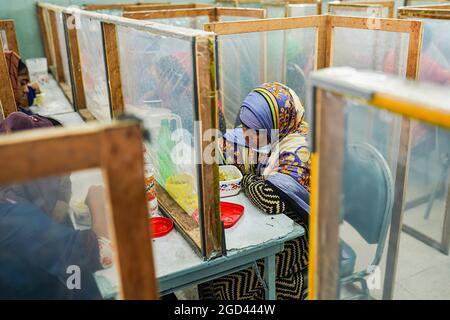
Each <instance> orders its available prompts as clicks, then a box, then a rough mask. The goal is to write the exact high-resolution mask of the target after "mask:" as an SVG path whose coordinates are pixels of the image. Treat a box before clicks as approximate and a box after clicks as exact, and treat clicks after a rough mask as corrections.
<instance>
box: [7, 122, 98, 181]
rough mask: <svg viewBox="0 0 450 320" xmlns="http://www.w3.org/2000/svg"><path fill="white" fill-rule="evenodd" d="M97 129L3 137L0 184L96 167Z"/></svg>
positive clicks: (54, 130) (53, 131)
mask: <svg viewBox="0 0 450 320" xmlns="http://www.w3.org/2000/svg"><path fill="white" fill-rule="evenodd" d="M97 128H98V127H92V126H87V127H83V128H64V131H63V130H58V129H55V128H52V129H39V130H31V131H24V132H20V133H14V134H11V135H5V136H3V137H2V139H1V140H0V155H1V156H0V158H1V159H2V170H0V181H1V183H2V184H10V183H19V182H24V181H30V180H33V179H37V178H40V177H48V176H52V175H53V176H59V175H63V174H68V173H70V172H73V171H79V170H83V169H89V168H94V167H98V166H99V165H100V153H99V148H98V146H99V143H100V141H99V137H98V135H97V134H96V132H97ZM30 150H33V152H30ZM49 155H58V156H57V157H52V156H49ZM44 159H45V161H44Z"/></svg>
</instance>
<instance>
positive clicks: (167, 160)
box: [158, 119, 177, 186]
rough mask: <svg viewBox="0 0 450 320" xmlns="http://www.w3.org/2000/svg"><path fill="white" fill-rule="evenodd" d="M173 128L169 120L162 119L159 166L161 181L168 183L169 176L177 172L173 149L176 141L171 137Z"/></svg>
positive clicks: (159, 137)
mask: <svg viewBox="0 0 450 320" xmlns="http://www.w3.org/2000/svg"><path fill="white" fill-rule="evenodd" d="M170 136H171V130H170V124H169V120H167V119H164V120H162V121H161V128H160V129H159V134H158V167H159V177H160V180H161V181H159V183H160V184H162V185H163V186H165V185H166V181H167V178H169V177H171V176H173V175H175V174H176V173H177V168H176V165H175V163H174V162H173V161H172V157H171V154H172V150H173V148H174V147H175V142H174V141H172V139H171V138H170Z"/></svg>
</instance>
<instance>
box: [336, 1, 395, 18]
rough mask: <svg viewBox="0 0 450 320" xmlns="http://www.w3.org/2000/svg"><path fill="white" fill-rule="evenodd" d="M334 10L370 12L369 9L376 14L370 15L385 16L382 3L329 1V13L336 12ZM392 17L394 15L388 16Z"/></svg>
mask: <svg viewBox="0 0 450 320" xmlns="http://www.w3.org/2000/svg"><path fill="white" fill-rule="evenodd" d="M334 10H338V11H339V10H343V11H355V12H363V11H366V12H368V11H369V10H370V11H371V12H372V13H375V15H373V16H370V17H376V18H383V6H382V5H380V4H362V3H353V2H349V3H347V2H329V3H328V13H329V14H334ZM386 18H392V17H386Z"/></svg>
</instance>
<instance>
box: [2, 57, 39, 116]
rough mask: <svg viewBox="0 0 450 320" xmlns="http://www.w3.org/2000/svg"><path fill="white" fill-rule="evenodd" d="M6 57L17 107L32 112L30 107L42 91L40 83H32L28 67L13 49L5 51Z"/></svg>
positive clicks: (28, 112)
mask: <svg viewBox="0 0 450 320" xmlns="http://www.w3.org/2000/svg"><path fill="white" fill-rule="evenodd" d="M5 58H6V63H7V65H8V71H9V78H10V80H11V86H12V88H13V91H14V98H15V100H16V105H17V109H18V110H19V111H22V112H25V113H27V114H32V112H31V111H30V110H29V109H28V108H29V107H30V106H32V105H33V102H34V99H35V98H36V95H37V94H38V93H40V88H39V85H38V84H37V83H31V81H30V74H29V72H28V68H27V66H26V65H25V63H23V61H22V60H21V59H20V57H19V55H17V54H16V53H15V52H13V51H5Z"/></svg>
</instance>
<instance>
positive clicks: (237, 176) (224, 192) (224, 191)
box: [219, 165, 242, 198]
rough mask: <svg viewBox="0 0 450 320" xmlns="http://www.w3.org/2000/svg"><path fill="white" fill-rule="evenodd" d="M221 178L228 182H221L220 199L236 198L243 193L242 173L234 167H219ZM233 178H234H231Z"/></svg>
mask: <svg viewBox="0 0 450 320" xmlns="http://www.w3.org/2000/svg"><path fill="white" fill-rule="evenodd" d="M219 173H220V174H219V176H225V177H226V178H225V179H227V180H223V181H220V182H219V185H220V197H221V198H224V197H231V196H235V195H237V194H238V193H239V191H241V181H242V173H241V172H240V171H239V169H238V168H237V167H235V166H232V165H225V166H219ZM229 177H233V178H231V179H230V178H229Z"/></svg>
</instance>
